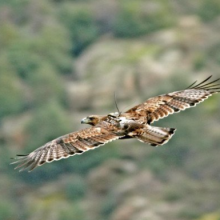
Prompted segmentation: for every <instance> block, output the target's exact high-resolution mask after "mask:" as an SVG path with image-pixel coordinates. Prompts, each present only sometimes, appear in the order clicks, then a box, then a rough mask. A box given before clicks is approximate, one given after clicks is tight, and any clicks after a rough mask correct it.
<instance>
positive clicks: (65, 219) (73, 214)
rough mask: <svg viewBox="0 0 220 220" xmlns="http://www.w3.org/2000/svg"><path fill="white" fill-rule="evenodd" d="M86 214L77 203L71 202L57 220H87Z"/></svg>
mask: <svg viewBox="0 0 220 220" xmlns="http://www.w3.org/2000/svg"><path fill="white" fill-rule="evenodd" d="M86 216H87V215H86V212H85V210H83V209H82V208H81V206H80V204H79V203H76V202H73V203H69V204H68V205H66V206H65V208H64V209H63V210H62V211H61V212H60V215H59V220H69V219H82V220H87V218H86Z"/></svg>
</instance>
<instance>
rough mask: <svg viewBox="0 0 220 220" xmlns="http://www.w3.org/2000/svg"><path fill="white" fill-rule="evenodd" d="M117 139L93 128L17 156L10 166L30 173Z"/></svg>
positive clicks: (102, 130)
mask: <svg viewBox="0 0 220 220" xmlns="http://www.w3.org/2000/svg"><path fill="white" fill-rule="evenodd" d="M119 138H120V136H116V135H115V134H114V133H112V132H110V131H108V130H107V129H106V128H103V127H102V126H94V127H90V128H86V129H83V130H80V131H78V132H73V133H70V134H67V135H64V136H61V137H59V138H56V139H54V140H52V141H50V142H48V143H46V144H45V145H43V146H41V147H39V148H37V149H36V150H34V151H33V152H31V153H29V154H27V155H17V158H16V159H17V160H16V161H15V162H13V163H12V164H17V167H15V169H19V168H20V171H23V170H25V169H28V170H29V171H32V170H33V169H35V168H36V167H37V166H41V165H43V164H44V163H51V162H53V161H57V160H60V159H63V158H68V157H70V156H73V155H76V154H82V153H83V152H85V151H88V150H92V149H95V148H97V147H99V146H101V145H104V144H106V143H108V142H111V141H113V140H117V139H119Z"/></svg>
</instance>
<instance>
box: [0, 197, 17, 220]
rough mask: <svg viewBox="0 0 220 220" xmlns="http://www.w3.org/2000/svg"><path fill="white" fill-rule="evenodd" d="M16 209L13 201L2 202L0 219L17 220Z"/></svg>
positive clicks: (0, 204)
mask: <svg viewBox="0 0 220 220" xmlns="http://www.w3.org/2000/svg"><path fill="white" fill-rule="evenodd" d="M16 213H17V212H16V209H15V207H14V204H13V203H12V201H5V200H4V201H0V219H4V220H12V219H16Z"/></svg>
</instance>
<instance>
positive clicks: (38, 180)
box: [0, 0, 220, 220]
mask: <svg viewBox="0 0 220 220" xmlns="http://www.w3.org/2000/svg"><path fill="white" fill-rule="evenodd" d="M219 36H220V1H219V0H194V1H191V0H184V1H182V0H37V1H36V0H19V1H17V0H0V219H2V220H24V219H27V220H39V219H42V220H44V219H47V220H69V219H75V220H137V219H138V220H219V219H220V196H219V195H220V159H219V158H220V146H219V143H220V95H219V94H218V95H214V96H213V97H211V98H210V99H208V100H206V101H205V102H204V103H202V104H200V105H198V106H197V107H196V108H192V109H189V110H186V111H184V112H182V113H179V114H175V115H172V116H170V117H168V118H166V119H163V120H161V121H159V122H157V123H155V124H154V125H159V126H165V127H174V128H177V132H176V134H175V135H174V136H173V138H172V139H171V141H169V142H168V143H167V144H166V145H164V146H161V147H158V148H153V147H150V146H148V145H145V144H143V143H140V142H138V141H136V140H123V141H122V140H121V141H115V142H112V143H109V144H107V145H105V146H103V147H100V148H98V149H96V150H94V151H89V152H86V153H85V154H83V155H81V156H75V157H70V158H69V159H67V160H61V161H59V162H54V163H51V164H45V165H44V166H42V167H39V168H37V169H36V170H34V171H33V172H31V173H28V172H21V173H19V172H18V171H17V170H14V166H13V165H9V164H10V162H12V160H11V159H10V158H12V157H14V156H15V155H16V154H27V153H29V152H30V151H32V150H34V149H36V148H37V147H40V146H41V145H43V144H44V143H46V142H48V141H50V140H52V139H54V138H56V137H58V136H61V135H63V134H66V133H69V132H72V131H76V130H78V129H82V128H85V127H86V125H81V124H80V121H81V119H82V118H84V117H85V116H87V115H91V114H107V113H109V112H115V111H116V108H115V104H114V92H116V95H117V102H118V106H119V108H120V110H121V111H125V110H127V109H129V108H131V107H132V106H134V105H136V104H138V103H141V102H143V101H145V100H146V99H147V98H149V97H152V96H156V95H159V94H162V93H167V92H172V91H175V90H181V89H185V88H186V87H188V86H189V85H190V84H191V83H192V82H194V81H195V80H199V81H202V80H203V79H205V78H207V77H208V76H209V75H213V79H214V78H218V77H220V37H219Z"/></svg>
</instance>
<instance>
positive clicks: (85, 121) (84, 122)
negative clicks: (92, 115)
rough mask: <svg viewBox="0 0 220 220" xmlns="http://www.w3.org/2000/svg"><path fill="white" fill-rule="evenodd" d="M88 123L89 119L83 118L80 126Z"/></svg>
mask: <svg viewBox="0 0 220 220" xmlns="http://www.w3.org/2000/svg"><path fill="white" fill-rule="evenodd" d="M89 123H90V119H89V118H87V117H86V118H83V119H82V120H81V124H89Z"/></svg>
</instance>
